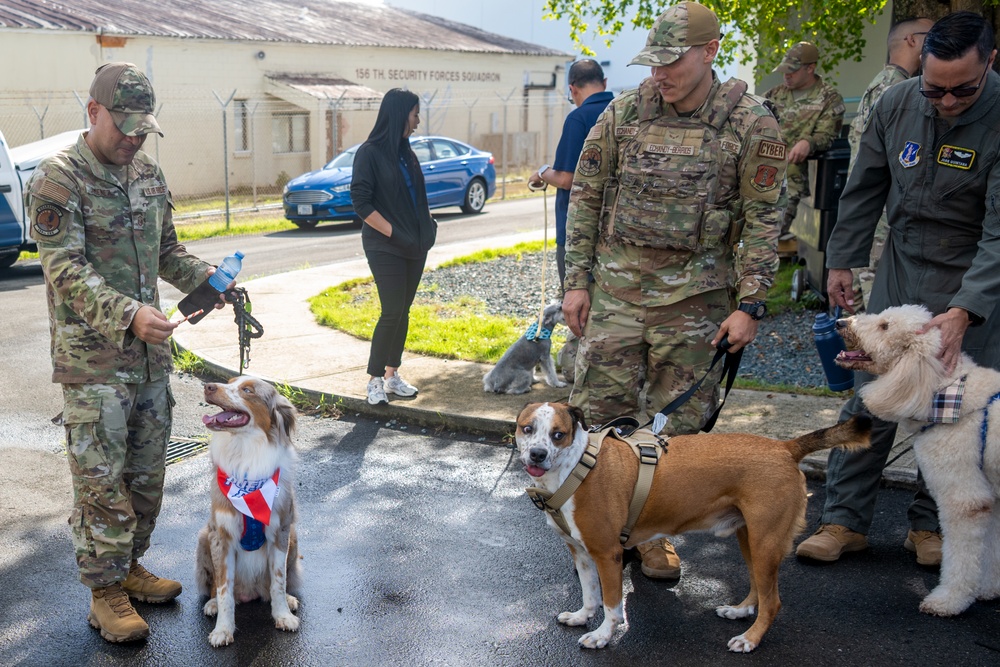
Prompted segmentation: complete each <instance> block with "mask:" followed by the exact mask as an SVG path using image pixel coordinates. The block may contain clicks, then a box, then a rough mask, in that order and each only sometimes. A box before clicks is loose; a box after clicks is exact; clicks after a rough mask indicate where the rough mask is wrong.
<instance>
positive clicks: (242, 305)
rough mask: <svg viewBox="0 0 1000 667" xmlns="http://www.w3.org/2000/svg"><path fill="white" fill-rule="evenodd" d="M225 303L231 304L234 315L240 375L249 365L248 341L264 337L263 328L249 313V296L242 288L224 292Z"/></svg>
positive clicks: (251, 308)
mask: <svg viewBox="0 0 1000 667" xmlns="http://www.w3.org/2000/svg"><path fill="white" fill-rule="evenodd" d="M226 301H228V302H229V303H231V304H233V311H234V312H235V313H236V318H235V321H236V329H237V332H238V335H239V340H240V373H242V372H243V369H245V368H247V367H248V366H249V365H250V341H251V340H252V339H254V338H260V337H261V336H263V335H264V327H262V326H261V325H260V322H258V321H257V320H256V319H255V318H254V317H253V315H251V314H250V312H251V311H252V310H253V303H251V302H250V295H249V294H247V291H246V289H245V288H243V287H234V288H233V289H231V290H229V291H228V292H226Z"/></svg>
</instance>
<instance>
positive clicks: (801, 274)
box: [789, 269, 806, 301]
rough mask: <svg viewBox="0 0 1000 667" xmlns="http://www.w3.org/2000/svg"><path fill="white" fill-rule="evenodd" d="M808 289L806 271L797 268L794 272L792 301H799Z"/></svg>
mask: <svg viewBox="0 0 1000 667" xmlns="http://www.w3.org/2000/svg"><path fill="white" fill-rule="evenodd" d="M805 291H806V272H805V271H804V270H802V269H795V271H794V272H793V273H792V288H791V289H790V290H789V292H790V294H789V296H790V297H791V298H792V301H798V300H799V299H801V298H802V295H803V294H805Z"/></svg>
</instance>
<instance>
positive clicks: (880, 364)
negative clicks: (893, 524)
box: [837, 306, 1000, 616]
mask: <svg viewBox="0 0 1000 667" xmlns="http://www.w3.org/2000/svg"><path fill="white" fill-rule="evenodd" d="M930 320H931V313H930V312H929V311H928V310H927V309H926V308H924V307H923V306H899V307H896V308H889V309H887V310H884V311H882V312H881V313H878V314H870V315H857V316H855V317H851V318H847V319H844V320H839V321H838V322H837V325H838V328H840V332H841V335H842V336H843V338H844V341H845V342H846V343H847V347H848V349H849V350H850V351H849V352H842V353H841V354H840V356H839V357H838V358H837V363H838V364H839V365H841V366H843V367H844V368H852V369H857V370H861V371H865V372H867V373H871V374H873V375H877V376H878V378H877V379H876V380H874V381H873V382H870V383H868V384H865V385H864V386H863V387H861V389H860V390H859V392H860V395H861V398H862V399H864V402H865V405H866V406H867V407H868V409H869V410H870V411H871V413H872V414H874V415H875V416H877V417H879V418H881V419H884V420H886V421H893V422H898V423H899V424H900V426H901V427H902V428H904V429H905V430H907V431H911V432H916V436H915V438H914V444H913V447H914V450H915V452H916V455H917V463H918V464H919V466H920V470H921V472H922V473H923V475H924V478H925V479H926V481H927V488H928V490H929V491H930V492H931V495H933V496H934V500H935V501H937V505H938V514H939V518H940V521H941V532H942V538H943V542H944V544H943V550H942V562H941V580H940V583H939V584H938V586H937V587H936V588H935V589H934V590H933V591H931V593H930V594H929V595H928V596H927V597H925V598H924V600H923V602H921V603H920V611H922V612H925V613H928V614H936V615H938V616H954V615H955V614H960V613H962V612H963V611H965V610H966V609H968V607H969V605H971V604H972V603H973V601H974V600H976V599H977V598H978V599H980V600H992V599H994V598H998V597H1000V505H998V504H997V499H998V498H1000V372H997V371H995V370H993V369H990V368H983V367H981V366H977V365H976V364H975V363H973V361H972V359H970V358H969V357H968V356H967V355H965V354H963V355H962V357H961V359H960V360H959V361H958V363H957V364H956V366H955V369H954V370H953V371H952V372H950V373H946V372H945V369H944V367H943V365H942V363H941V360H940V359H939V358H938V352H939V351H940V348H941V332H940V330H939V329H930V330H929V331H927V332H926V333H920V331H921V330H922V328H923V327H924V325H926V324H927V323H928V322H929V321H930ZM963 377H964V378H965V387H964V395H963V396H962V400H961V409H960V412H959V416H958V421H957V422H955V423H935V422H932V421H931V412H932V406H933V404H934V401H935V397H936V396H937V395H938V394H939V393H940V392H942V390H944V389H945V388H947V387H949V386H951V385H956V384H957V383H959V382H960V381H961V378H963Z"/></svg>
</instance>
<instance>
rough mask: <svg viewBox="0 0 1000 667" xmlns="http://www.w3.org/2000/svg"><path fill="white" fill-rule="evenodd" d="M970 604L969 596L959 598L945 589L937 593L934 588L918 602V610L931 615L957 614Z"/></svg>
mask: <svg viewBox="0 0 1000 667" xmlns="http://www.w3.org/2000/svg"><path fill="white" fill-rule="evenodd" d="M971 604H972V599H971V598H970V599H965V598H959V597H957V596H953V595H951V594H949V593H948V592H947V591H945V592H941V593H939V592H938V591H937V589H935V590H933V591H931V594H930V595H928V596H927V597H925V598H924V599H923V602H921V603H920V611H922V612H923V613H925V614H931V615H933V616H957V615H959V614H961V613H962V612H963V611H965V610H966V609H968V608H969V605H971Z"/></svg>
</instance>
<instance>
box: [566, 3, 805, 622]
mask: <svg viewBox="0 0 1000 667" xmlns="http://www.w3.org/2000/svg"><path fill="white" fill-rule="evenodd" d="M721 36H722V35H721V32H720V29H719V19H718V17H717V16H716V15H715V13H714V12H712V10H710V9H709V8H707V7H705V6H704V5H701V4H699V3H697V2H680V3H677V4H675V5H673V6H671V7H668V8H667V9H666V11H664V12H663V13H662V14H661V15H660V16H659V17H658V18H657V19H656V21H655V22H654V23H653V26H652V29H651V30H650V31H649V37H648V38H647V40H646V46H645V48H643V49H642V51H640V52H639V54H638V55H637V56H636V57H635V58H634V59H633V60H632V62H631V64H632V65H645V66H648V67H650V68H651V70H650V76H649V77H648V78H646V79H645V80H644V81H643V82H642V83H641V84H640V85H639V87H638V88H637V89H635V90H626V91H624V92H622V94H621V95H620V96H619V97H617V98H615V99H614V100H612V101H611V103H610V104H609V105H608V106H607V108H606V109H605V110H604V112H603V113H602V114H601V116H600V117H599V118H598V119H597V121H596V123H595V125H594V127H593V128H592V129H591V130H590V132H589V134H588V135H587V137H586V139H585V140H584V143H583V149H582V151H581V153H580V158H579V161H578V163H577V166H576V173H575V174H574V175H573V190H572V193H571V194H570V206H569V211H568V212H567V220H566V278H565V282H564V287H565V296H564V298H563V313H564V316H565V319H566V324H567V325H568V326H569V328H570V329H571V330H572V331H573V333H574V334H576V335H577V336H582V339H583V343H582V344H581V346H580V352H579V355H580V356H579V357H578V359H577V369H579V370H578V372H577V373H576V377H575V378H574V385H573V391H572V393H571V394H570V402H571V403H572V404H573V405H575V406H577V407H579V408H581V409H582V410H583V411H584V414H585V416H586V418H587V420H588V423H591V424H606V423H608V422H609V421H610V420H611V419H613V418H615V417H623V416H629V417H633V418H637V419H639V420H640V423H642V420H644V419H646V418H649V417H653V416H654V415H657V416H660V415H658V414H657V412H658V411H659V410H661V409H663V408H664V407H665V406H667V405H669V404H670V403H671V402H672V401H673V400H674V399H676V398H677V397H678V396H681V395H682V394H684V393H685V392H686V391H687V390H688V389H690V388H691V387H692V386H694V385H695V383H696V382H700V380H699V378H701V377H703V376H704V369H705V368H706V367H707V366H708V365H709V363H710V362H711V360H712V358H713V356H714V355H715V353H716V346H717V345H718V344H719V343H720V341H722V340H723V338H728V340H729V342H730V343H732V346H733V347H732V348H731V351H733V352H736V351H738V350H740V349H742V347H743V346H744V345H747V344H748V343H750V342H751V341H753V339H754V338H755V337H756V335H757V327H758V320H760V319H761V318H762V317H764V310H765V306H764V300H765V299H766V298H767V290H768V287H770V286H771V284H772V282H773V278H774V271H775V269H776V268H777V266H778V257H777V253H776V248H775V238H776V237H777V235H778V228H779V227H780V226H781V216H782V212H783V211H784V203H785V198H784V188H783V183H784V180H785V152H786V151H785V144H784V143H783V142H782V140H781V132H780V130H779V128H778V122H777V121H776V120H775V118H774V116H773V115H772V114H771V112H770V111H769V110H768V109H767V108H765V106H764V100H763V99H761V98H758V97H755V96H753V95H749V94H747V84H746V82H745V81H740V80H738V79H730V80H729V81H721V80H720V79H719V77H718V75H717V74H716V72H715V70H714V69H713V67H712V64H713V62H714V60H715V57H716V56H717V55H718V53H719V40H720V38H721ZM737 247H738V248H741V249H742V250H741V251H740V257H739V261H737V258H736V253H735V248H737ZM679 277H681V278H679ZM668 322H670V323H676V322H683V323H685V324H684V326H672V325H670V326H667V325H665V324H664V323H668ZM696 332H697V333H696ZM581 362H583V363H581ZM719 384H720V377H719V375H718V374H713V375H712V377H710V378H706V379H705V381H704V382H701V383H700V384H699V385H698V387H697V390H696V391H695V392H694V393H693V395H692V396H691V398H690V399H689V400H687V401H685V402H683V404H682V405H681V406H679V407H678V408H677V409H675V410H673V411H671V412H670V413H669V415H668V416H667V418H666V420H665V421H666V423H665V425H664V426H663V427H662V429H661V432H662V433H664V434H667V435H680V434H686V433H697V432H698V431H699V430H701V429H702V428H704V429H705V430H709V429H711V424H712V423H714V419H715V418H714V415H715V414H716V406H717V405H719V402H718V398H719V394H720V393H721V392H720V390H719ZM640 387H644V391H643V393H644V394H645V396H644V398H640V395H639V394H640V391H639V388H640ZM629 491H630V492H631V489H630V490H629ZM637 550H638V552H639V555H640V557H641V559H642V565H641V570H642V573H643V574H644V575H646V576H647V577H652V578H657V579H677V578H678V577H680V575H681V561H680V557H679V556H678V555H677V552H676V551H675V550H674V547H673V545H672V544H671V543H670V542H669V541H668V540H667V539H665V538H662V539H656V540H651V541H649V542H646V543H644V544H640V545H638V547H637ZM605 629H607V628H605Z"/></svg>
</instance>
